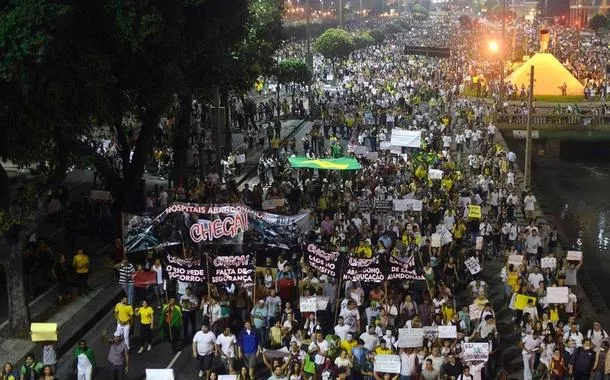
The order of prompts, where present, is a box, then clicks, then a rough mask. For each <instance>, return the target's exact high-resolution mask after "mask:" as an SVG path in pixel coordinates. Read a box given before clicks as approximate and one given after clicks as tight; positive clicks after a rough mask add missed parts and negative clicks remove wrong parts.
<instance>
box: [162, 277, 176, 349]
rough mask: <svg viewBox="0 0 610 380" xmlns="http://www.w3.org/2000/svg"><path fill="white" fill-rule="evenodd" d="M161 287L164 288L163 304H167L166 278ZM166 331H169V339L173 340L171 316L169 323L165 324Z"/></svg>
mask: <svg viewBox="0 0 610 380" xmlns="http://www.w3.org/2000/svg"><path fill="white" fill-rule="evenodd" d="M163 288H164V290H165V304H166V305H168V306H169V296H168V291H167V280H163ZM166 311H167V310H166ZM167 331H169V340H170V341H173V340H174V339H173V337H172V320H171V318H170V320H169V323H168V324H167Z"/></svg>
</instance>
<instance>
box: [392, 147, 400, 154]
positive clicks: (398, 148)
mask: <svg viewBox="0 0 610 380" xmlns="http://www.w3.org/2000/svg"><path fill="white" fill-rule="evenodd" d="M390 153H392V154H402V148H401V147H399V146H392V147H390Z"/></svg>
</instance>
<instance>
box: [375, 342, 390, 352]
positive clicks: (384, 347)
mask: <svg viewBox="0 0 610 380" xmlns="http://www.w3.org/2000/svg"><path fill="white" fill-rule="evenodd" d="M375 354H377V355H392V343H391V342H390V340H388V339H382V340H380V341H379V345H378V346H377V348H375Z"/></svg>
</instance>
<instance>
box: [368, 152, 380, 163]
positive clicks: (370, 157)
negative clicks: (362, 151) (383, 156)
mask: <svg viewBox="0 0 610 380" xmlns="http://www.w3.org/2000/svg"><path fill="white" fill-rule="evenodd" d="M366 159H367V160H369V161H377V160H379V152H368V153H367V154H366Z"/></svg>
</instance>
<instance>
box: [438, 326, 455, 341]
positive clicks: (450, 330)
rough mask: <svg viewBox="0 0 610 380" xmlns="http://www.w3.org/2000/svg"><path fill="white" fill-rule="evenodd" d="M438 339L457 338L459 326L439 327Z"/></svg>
mask: <svg viewBox="0 0 610 380" xmlns="http://www.w3.org/2000/svg"><path fill="white" fill-rule="evenodd" d="M438 337H439V338H440V339H454V338H457V326H442V325H441V326H438Z"/></svg>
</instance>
